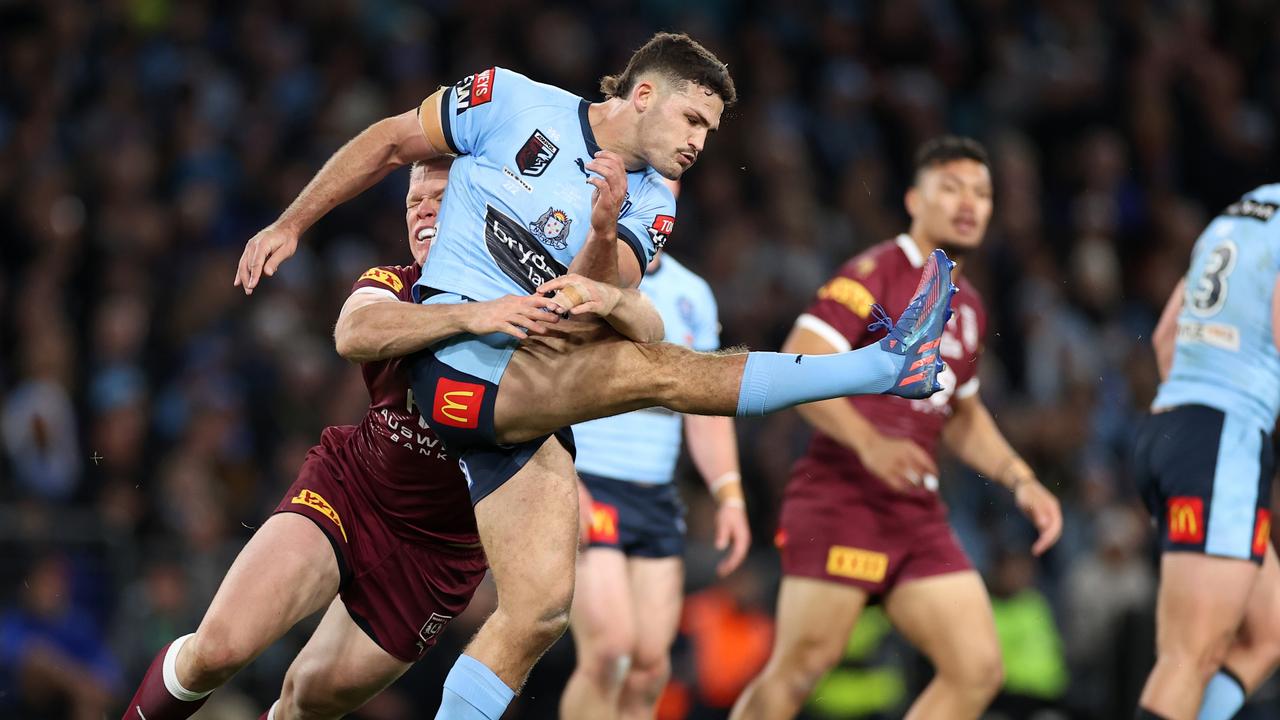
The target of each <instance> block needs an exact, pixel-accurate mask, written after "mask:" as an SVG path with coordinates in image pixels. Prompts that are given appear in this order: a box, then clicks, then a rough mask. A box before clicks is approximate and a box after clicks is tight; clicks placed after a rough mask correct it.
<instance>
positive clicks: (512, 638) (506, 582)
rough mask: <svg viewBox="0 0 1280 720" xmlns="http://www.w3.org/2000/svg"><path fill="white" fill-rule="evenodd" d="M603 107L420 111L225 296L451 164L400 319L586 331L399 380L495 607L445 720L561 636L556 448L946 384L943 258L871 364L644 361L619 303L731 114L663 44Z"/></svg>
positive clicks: (649, 336) (544, 337)
mask: <svg viewBox="0 0 1280 720" xmlns="http://www.w3.org/2000/svg"><path fill="white" fill-rule="evenodd" d="M601 89H602V91H603V93H604V95H605V98H604V100H603V101H602V102H598V103H591V102H588V101H587V100H585V99H583V98H581V97H578V96H577V95H574V94H572V93H569V92H566V91H564V90H561V89H559V88H555V87H552V86H549V85H544V84H540V83H536V82H534V81H532V80H530V79H529V78H526V77H524V76H522V75H520V74H518V73H515V72H512V71H510V70H506V69H503V68H489V69H487V70H483V71H481V72H478V73H475V74H473V75H469V76H467V77H466V78H464V79H463V80H462V81H460V82H458V83H457V84H455V85H453V86H451V87H448V88H442V89H441V90H439V91H437V92H435V93H432V94H431V95H430V96H428V98H427V99H426V100H425V101H424V102H423V103H422V104H421V106H420V107H419V108H415V109H414V110H411V111H408V112H405V113H402V114H400V115H397V116H394V117H391V118H387V119H385V120H382V121H379V122H378V123H375V124H374V125H372V126H370V127H369V128H368V129H366V130H365V131H364V132H362V133H361V134H360V135H358V136H357V137H356V138H354V139H352V140H351V142H349V143H347V145H346V146H344V147H343V148H342V149H340V150H339V151H338V152H337V153H336V154H335V155H334V157H332V158H331V159H330V160H329V162H327V163H326V164H325V166H324V167H323V168H322V169H321V170H320V172H319V173H318V174H317V175H316V177H315V178H313V179H312V181H311V182H310V183H308V185H307V186H306V188H304V189H303V191H302V193H301V194H300V195H299V196H298V198H297V199H296V200H295V201H294V202H293V203H292V204H291V205H290V206H289V208H288V209H286V210H285V212H284V213H283V214H282V215H281V217H280V219H279V220H277V222H276V223H273V224H272V225H271V226H270V227H268V228H266V229H264V230H263V231H262V232H260V233H259V234H258V235H257V236H255V237H254V238H252V239H251V240H250V241H249V243H248V244H247V245H246V248H245V253H244V255H243V256H242V259H241V265H240V268H239V271H238V272H237V275H236V282H237V283H238V284H242V285H243V286H244V287H245V289H246V292H248V291H251V290H252V289H253V287H254V286H255V285H256V284H257V282H258V281H259V279H260V276H261V273H262V272H264V271H265V272H266V273H267V274H270V273H271V272H273V271H274V269H275V268H276V267H278V265H279V264H280V262H282V261H283V260H284V259H285V258H286V257H288V256H289V254H291V253H292V252H293V249H294V248H295V247H296V246H297V242H298V238H299V236H300V234H301V233H302V232H303V231H304V230H306V229H307V228H308V227H310V226H311V225H312V224H313V223H314V222H315V221H316V220H318V219H319V218H320V217H321V216H323V215H324V214H325V213H326V212H328V211H329V210H330V209H331V208H332V207H333V206H334V205H336V204H337V203H339V202H342V201H344V200H346V199H348V198H350V197H352V196H354V195H355V194H356V193H358V192H360V191H362V190H364V189H365V188H368V187H369V186H370V185H372V184H373V183H374V182H376V181H377V180H379V179H380V178H382V177H383V176H385V175H386V174H387V173H388V172H390V171H391V170H393V169H394V168H395V167H398V166H400V165H404V164H408V163H410V162H414V161H418V160H426V159H430V158H435V157H439V156H441V155H446V154H458V155H460V157H459V159H458V160H457V161H456V162H455V164H454V167H453V169H452V170H451V172H450V187H449V192H448V194H446V196H445V200H444V206H443V208H442V210H441V220H440V223H441V225H440V232H439V235H438V236H437V239H436V243H435V244H434V245H433V247H432V254H431V262H430V263H428V264H427V266H426V267H425V268H424V273H423V277H422V278H420V279H419V281H418V283H417V284H416V285H415V291H414V292H415V298H416V299H418V300H422V301H423V302H425V303H428V304H431V305H432V306H434V307H440V308H447V307H453V306H457V305H464V306H465V305H468V304H472V303H474V302H476V301H490V300H495V299H497V298H499V297H501V296H502V295H503V294H508V293H510V294H518V293H535V294H542V293H554V296H553V297H551V298H550V299H551V300H552V301H553V302H554V303H556V304H557V305H558V306H559V307H560V309H561V310H562V312H564V313H566V316H567V315H568V314H574V315H577V316H579V319H588V320H589V322H577V323H565V324H564V325H567V326H570V327H562V326H557V328H556V330H555V331H553V332H546V331H545V328H541V327H539V326H540V323H539V322H538V320H537V319H536V318H533V319H531V320H530V322H529V323H522V324H521V327H524V328H526V329H529V330H531V331H533V334H531V335H530V336H529V337H528V338H527V339H522V340H520V341H517V340H516V339H515V338H513V337H511V335H512V334H511V333H506V334H503V333H490V334H487V335H486V334H472V335H470V336H468V337H465V338H459V339H458V341H456V342H455V341H453V340H450V341H446V342H442V343H439V344H437V345H434V346H433V347H431V348H430V350H429V351H426V352H423V353H420V354H419V355H418V356H416V357H415V358H413V359H412V360H411V364H412V366H413V389H414V396H415V398H416V400H417V402H418V403H420V404H422V408H423V412H422V416H423V418H424V419H425V420H426V421H427V422H428V423H429V424H430V425H431V427H432V430H434V431H435V432H436V434H437V435H438V436H439V437H440V438H441V439H443V440H444V442H445V444H446V445H447V446H448V448H449V450H450V452H451V453H456V454H457V455H458V456H459V458H460V463H462V467H463V471H464V473H465V474H466V475H467V485H468V487H469V488H470V491H471V498H472V502H473V503H475V515H476V525H477V528H478V529H479V532H480V537H481V541H482V542H483V543H484V548H485V553H486V556H487V558H488V560H489V564H490V567H491V569H492V571H493V576H494V581H495V585H496V587H497V593H498V609H497V610H496V611H495V612H494V613H493V614H492V615H491V616H490V617H489V619H488V620H487V621H486V622H485V625H484V626H483V627H482V628H481V630H480V632H479V633H478V634H477V635H476V637H475V639H474V640H473V641H472V642H471V644H470V645H469V646H468V648H467V651H466V654H464V655H463V656H462V657H461V658H459V660H458V663H457V664H456V665H455V666H454V670H453V671H452V672H451V673H450V675H449V677H448V678H447V679H446V681H445V693H444V700H443V703H442V705H441V709H440V712H439V714H438V717H440V718H444V719H448V720H455V719H462V718H467V719H470V718H488V719H490V720H493V719H495V718H497V717H498V716H500V715H501V714H502V713H503V712H504V710H505V708H506V706H507V705H508V703H509V702H510V701H511V698H512V697H513V696H514V693H515V691H516V690H518V689H519V688H520V686H521V685H522V684H523V682H524V680H525V677H526V676H527V674H528V672H529V670H530V669H531V668H532V667H533V665H534V663H536V662H537V659H538V657H539V656H541V654H542V653H543V652H544V651H545V650H546V649H547V648H548V647H550V645H551V644H552V643H553V642H555V640H556V639H557V638H558V637H559V636H560V635H561V634H563V632H564V631H565V629H566V627H567V624H568V611H569V605H570V600H571V598H572V594H573V583H574V566H575V559H576V555H577V535H578V532H577V530H578V527H577V526H578V523H577V518H578V512H577V507H576V506H577V490H576V482H575V474H574V470H573V456H572V452H573V442H572V432H571V431H570V429H569V426H571V425H573V424H575V423H578V422H583V421H586V420H591V419H595V418H599V417H605V416H609V415H616V414H619V413H622V412H627V411H630V410H637V409H640V408H644V407H653V406H662V407H666V408H668V409H671V410H675V411H678V412H687V413H694V414H705V415H735V414H737V415H759V414H762V413H767V412H773V411H776V410H781V409H784V408H787V407H791V406H793V405H796V404H798V403H803V402H812V401H815V400H821V399H824V398H831V397H841V396H845V395H850V394H860V393H882V392H890V393H894V394H898V395H902V396H906V397H927V396H929V395H931V394H932V393H934V392H936V391H937V389H938V385H937V382H936V379H937V373H938V372H939V370H940V369H941V367H942V362H941V360H940V359H938V357H937V354H936V353H934V352H932V351H931V350H930V348H931V347H932V344H933V343H935V342H936V340H937V338H938V337H939V336H940V334H941V332H942V326H943V323H944V319H945V317H946V313H947V311H948V309H949V307H950V300H951V295H952V293H953V292H954V288H953V286H952V284H951V267H952V263H951V262H950V261H949V260H948V259H947V258H946V256H945V255H944V254H943V253H942V251H940V250H939V251H937V252H935V253H932V254H931V255H930V257H928V258H927V259H926V261H925V263H924V267H923V269H922V271H921V272H920V273H919V278H920V283H919V284H918V285H916V287H917V292H916V297H915V299H914V300H913V301H912V302H911V303H910V304H909V305H908V306H907V308H906V309H904V310H903V314H902V317H901V318H900V320H899V322H898V323H896V324H895V326H894V328H893V329H892V330H891V332H890V336H889V337H887V338H885V339H884V340H882V341H880V342H878V343H875V344H873V345H871V346H868V347H864V348H859V349H857V350H851V351H849V352H844V353H836V354H832V355H827V356H823V357H814V356H805V357H803V358H797V357H796V356H794V355H791V354H786V353H766V352H752V353H724V354H709V353H698V352H695V351H693V350H690V349H688V348H685V347H682V346H679V345H675V344H672V343H661V342H650V341H655V340H659V339H660V338H661V337H662V321H661V318H660V317H658V315H657V313H656V311H654V310H653V306H652V304H651V303H649V302H648V301H647V300H644V298H643V296H642V295H640V293H639V292H638V291H636V290H634V289H633V286H634V285H635V284H637V283H638V282H639V281H640V278H641V275H642V270H643V268H644V266H645V264H646V263H647V262H648V261H649V260H650V259H651V258H652V257H653V254H654V253H655V252H656V251H657V250H658V249H659V248H660V247H661V245H662V244H664V243H665V242H666V239H667V237H668V235H669V234H670V233H671V231H672V229H673V227H674V224H675V215H674V213H675V205H674V200H673V198H672V196H671V193H670V191H669V190H666V188H665V186H664V185H663V184H662V180H661V178H666V179H675V178H678V177H679V176H680V175H681V174H682V173H683V172H685V171H686V170H687V169H688V168H689V167H691V166H692V165H693V163H694V161H695V160H696V159H697V157H698V154H699V153H700V152H701V151H702V149H703V146H704V144H705V143H706V141H707V138H708V136H709V135H710V133H711V132H712V131H713V130H715V128H716V127H718V125H719V122H720V116H721V114H722V112H723V110H724V108H725V106H727V105H729V104H731V103H732V102H733V101H734V99H735V98H736V92H735V90H734V87H733V81H732V79H731V78H730V76H729V73H728V69H727V68H726V67H725V65H724V63H722V62H720V61H719V60H718V59H717V58H716V57H715V56H714V55H712V54H711V53H710V52H708V51H707V50H706V49H705V48H703V47H702V46H701V45H699V44H697V43H696V42H694V41H693V40H692V39H690V38H689V37H688V36H685V35H674V34H670V33H659V34H658V35H656V36H654V37H653V38H652V39H651V40H650V41H649V42H648V43H646V44H645V45H644V46H642V47H641V48H640V49H639V50H637V51H636V53H634V54H633V56H632V58H631V60H630V61H629V62H628V64H627V67H626V68H625V69H624V70H623V71H622V72H621V73H619V74H618V75H613V76H608V77H606V78H605V79H604V80H603V81H602V82H601ZM908 285H909V286H910V285H915V283H910V282H909V283H908ZM601 321H603V322H601ZM575 328H576V329H575Z"/></svg>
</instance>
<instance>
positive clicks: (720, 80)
mask: <svg viewBox="0 0 1280 720" xmlns="http://www.w3.org/2000/svg"><path fill="white" fill-rule="evenodd" d="M647 72H656V73H658V74H660V75H662V76H663V77H665V78H666V79H667V80H670V81H671V82H673V83H675V84H676V85H677V86H680V85H683V84H684V83H688V82H692V83H697V84H698V85H701V86H702V87H704V88H707V89H708V90H710V91H711V92H713V93H715V94H716V95H719V96H720V99H721V100H723V101H724V105H725V107H729V106H730V105H732V104H734V103H735V102H737V100H738V91H737V90H736V89H734V87H733V78H732V77H730V76H729V67H728V66H727V65H725V64H724V63H722V62H720V59H719V58H717V57H716V56H715V55H713V54H712V53H711V51H710V50H708V49H706V48H705V47H703V46H702V45H700V44H699V43H698V42H697V41H696V40H694V39H693V38H691V37H689V36H688V35H686V34H684V33H679V34H677V33H668V32H660V33H658V34H657V35H654V36H653V37H652V38H650V39H649V42H647V43H645V44H644V45H642V46H641V47H640V49H639V50H636V51H635V54H633V55H632V56H631V60H629V61H628V62H627V67H626V68H625V69H624V70H623V71H622V72H620V73H618V74H617V75H606V76H604V77H603V78H601V79H600V92H602V93H604V95H605V97H610V98H615V97H626V96H627V95H628V94H629V93H630V92H631V89H632V88H634V87H635V85H636V81H637V80H638V79H639V77H640V76H641V75H643V74H644V73H647Z"/></svg>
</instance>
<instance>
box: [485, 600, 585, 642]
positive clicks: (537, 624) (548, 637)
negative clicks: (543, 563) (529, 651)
mask: <svg viewBox="0 0 1280 720" xmlns="http://www.w3.org/2000/svg"><path fill="white" fill-rule="evenodd" d="M572 601H573V591H572V589H570V590H568V591H566V592H563V593H554V592H553V593H548V594H545V595H542V596H541V597H539V598H538V599H537V600H536V601H531V602H529V603H526V604H523V605H522V606H521V607H518V608H503V607H502V606H501V605H499V606H498V609H497V610H496V611H495V612H494V614H495V615H500V616H502V620H503V621H504V622H503V624H504V625H506V626H507V632H508V633H509V634H510V637H511V639H512V640H513V641H516V642H519V641H520V639H523V641H524V643H525V644H527V645H528V646H530V647H531V648H540V649H544V650H545V649H546V648H549V647H551V645H552V644H554V643H555V641H556V640H559V639H560V636H562V635H564V633H565V631H566V630H568V629H569V604H570V603H571V602H572Z"/></svg>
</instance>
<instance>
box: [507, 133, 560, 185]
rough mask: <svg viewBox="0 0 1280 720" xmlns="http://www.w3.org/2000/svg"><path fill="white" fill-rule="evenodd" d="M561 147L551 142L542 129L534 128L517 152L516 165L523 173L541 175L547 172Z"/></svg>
mask: <svg viewBox="0 0 1280 720" xmlns="http://www.w3.org/2000/svg"><path fill="white" fill-rule="evenodd" d="M558 152H560V148H558V147H556V145H555V143H553V142H551V139H550V138H548V137H547V136H546V135H545V134H544V133H543V132H542V131H541V130H534V131H533V134H532V135H530V136H529V139H528V140H525V141H524V145H523V146H522V147H521V148H520V151H519V152H517V153H516V167H518V168H520V174H521V175H527V176H529V177H539V176H541V175H542V173H544V172H546V170H547V166H548V165H550V164H551V161H552V160H554V159H555V157H556V153H558Z"/></svg>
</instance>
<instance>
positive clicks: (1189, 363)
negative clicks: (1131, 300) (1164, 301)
mask: <svg viewBox="0 0 1280 720" xmlns="http://www.w3.org/2000/svg"><path fill="white" fill-rule="evenodd" d="M1278 210H1280V184H1273V185H1263V186H1262V187H1259V188H1257V189H1256V190H1253V191H1252V192H1249V193H1247V194H1246V195H1245V196H1244V197H1243V198H1241V199H1240V201H1239V202H1236V203H1234V204H1232V205H1231V206H1230V207H1228V208H1227V209H1226V210H1224V211H1223V212H1222V214H1221V215H1219V216H1218V217H1217V218H1215V219H1214V220H1213V222H1211V223H1209V226H1208V227H1206V228H1205V229H1204V232H1203V233H1201V235H1200V238H1199V239H1198V240H1196V244H1195V248H1194V249H1193V250H1192V252H1191V267H1190V269H1189V270H1188V271H1187V275H1186V295H1185V297H1183V300H1182V312H1181V313H1180V314H1179V315H1178V340H1177V345H1176V349H1175V350H1174V355H1173V368H1172V370H1171V371H1170V373H1169V377H1168V379H1166V380H1165V381H1164V383H1163V384H1162V385H1161V386H1160V391H1159V393H1157V395H1156V399H1155V401H1154V402H1153V403H1152V405H1153V407H1157V408H1166V407H1173V406H1175V405H1192V404H1195V405H1207V406H1209V407H1212V408H1215V409H1218V410H1221V411H1222V412H1224V413H1227V414H1228V415H1234V416H1239V417H1241V418H1247V420H1248V421H1249V422H1251V423H1255V424H1256V427H1257V428H1259V429H1261V430H1262V431H1263V432H1265V433H1268V434H1270V433H1271V430H1272V428H1273V427H1274V426H1275V422H1276V414H1277V412H1280V354H1278V353H1277V352H1276V345H1275V340H1274V339H1273V336H1272V331H1271V322H1272V318H1271V301H1272V298H1271V296H1272V291H1273V290H1274V288H1275V283H1276V277H1277V274H1280V217H1277V216H1278V215H1280V212H1278Z"/></svg>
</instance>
